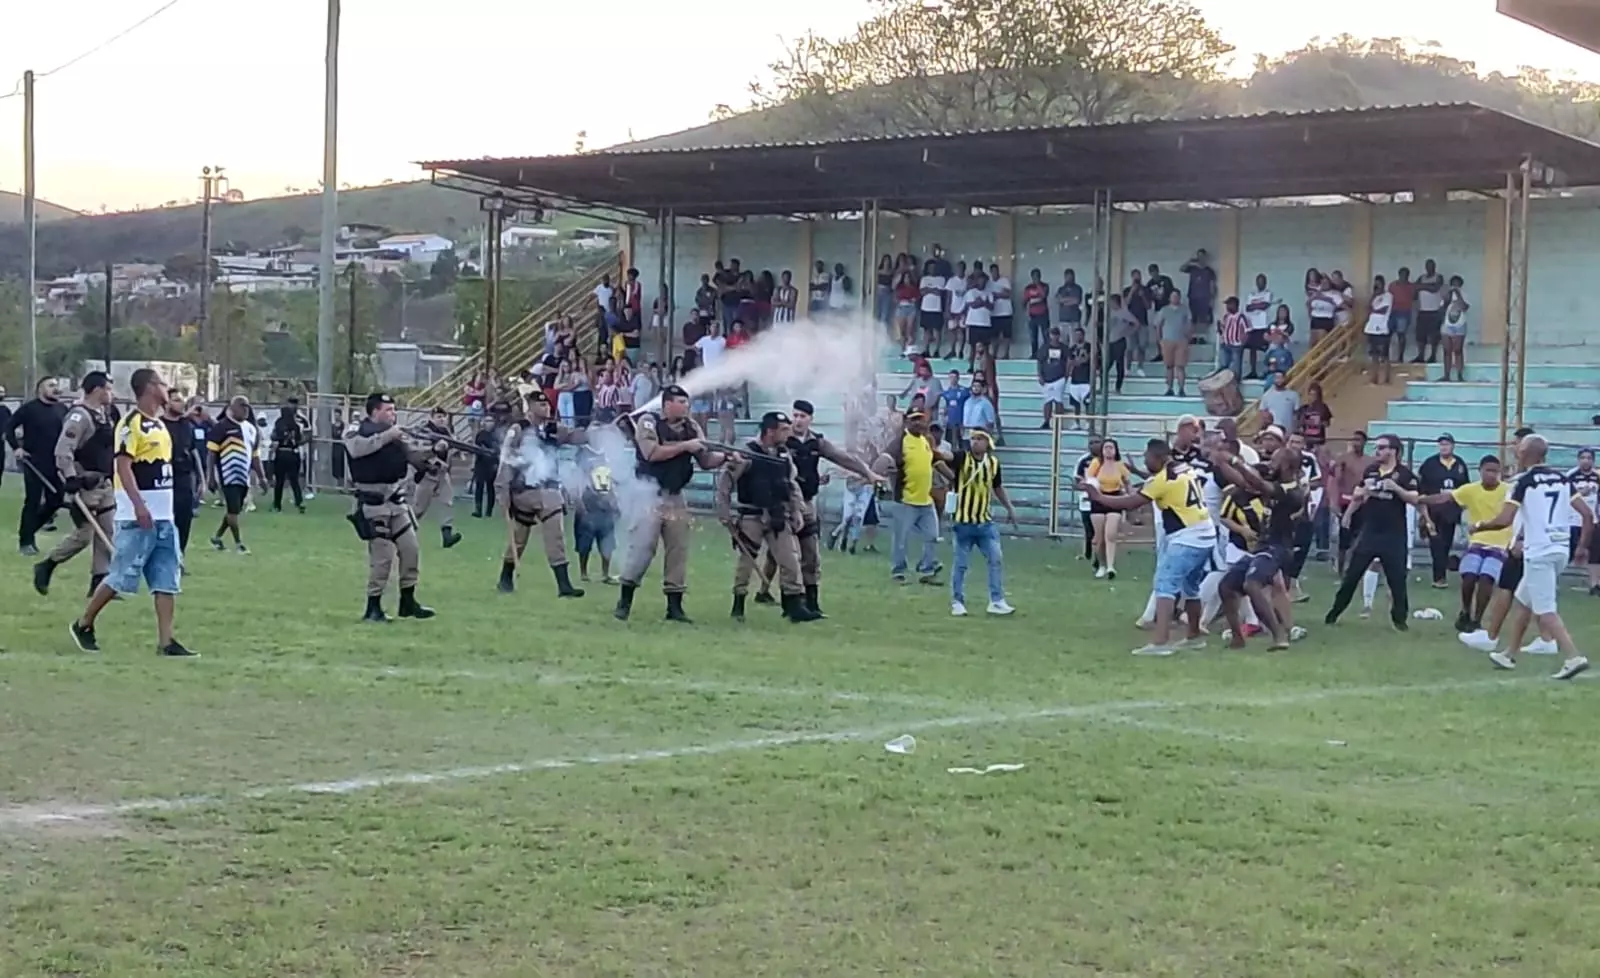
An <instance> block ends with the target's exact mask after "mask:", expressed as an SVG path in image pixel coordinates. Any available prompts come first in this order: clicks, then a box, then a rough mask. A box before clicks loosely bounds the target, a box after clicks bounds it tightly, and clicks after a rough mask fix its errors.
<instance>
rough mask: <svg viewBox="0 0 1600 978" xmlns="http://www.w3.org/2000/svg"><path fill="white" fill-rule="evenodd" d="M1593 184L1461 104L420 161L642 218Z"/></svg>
mask: <svg viewBox="0 0 1600 978" xmlns="http://www.w3.org/2000/svg"><path fill="white" fill-rule="evenodd" d="M1527 156H1532V157H1533V158H1534V159H1536V160H1537V161H1538V162H1540V163H1542V164H1544V165H1546V166H1549V167H1555V168H1556V169H1558V170H1560V171H1562V173H1563V174H1564V176H1565V177H1566V179H1567V181H1568V182H1570V183H1572V184H1574V185H1595V184H1600V146H1597V145H1595V144H1593V143H1589V142H1586V141H1584V140H1581V139H1576V138H1574V137H1571V136H1567V135H1564V134H1562V133H1559V132H1556V131H1555V130H1552V129H1549V128H1546V127H1543V126H1540V125H1537V124H1535V123H1532V122H1529V121H1527V120H1525V119H1521V118H1518V117H1516V116H1512V115H1509V114H1507V113H1504V112H1500V111H1498V110H1495V109H1489V108H1485V107H1483V106H1480V105H1475V104H1471V103H1455V104H1436V105H1408V106H1393V107H1381V108H1354V109H1334V110H1326V111H1314V112H1264V113H1260V114H1257V115H1248V116H1221V117H1212V118H1200V119H1174V120H1161V121H1153V122H1132V123H1120V124H1107V125H1069V126H1052V127H1018V128H1008V129H984V130H978V131H972V132H953V133H952V132H934V133H911V134H906V135H896V136H871V137H860V138H854V139H839V140H828V141H820V140H819V141H800V142H784V143H752V144H744V145H734V146H712V147H698V148H635V149H628V148H618V149H610V150H600V151H596V152H590V153H582V154H578V155H571V156H545V157H526V158H515V159H481V160H450V161H433V162H427V163H423V164H422V166H423V167H424V168H425V169H428V170H430V171H432V172H433V174H434V177H435V179H436V180H452V181H465V182H468V183H470V184H473V185H474V187H475V189H478V190H479V191H480V192H486V191H492V190H496V189H505V190H508V191H516V192H519V193H521V194H532V195H535V196H538V197H542V198H547V199H550V200H552V201H570V202H574V203H577V204H580V205H585V206H590V207H610V208H614V209H617V210H621V211H626V212H632V213H635V214H640V215H646V216H652V217H653V216H654V215H655V214H656V213H657V212H659V211H663V210H669V209H670V210H672V211H673V212H675V213H676V214H678V215H680V216H698V217H718V216H755V215H776V214H808V213H830V212H839V211H850V210H857V209H859V208H861V207H862V206H863V203H864V202H865V201H871V200H876V201H877V202H878V204H879V206H881V207H883V208H886V209H890V210H897V211H921V210H934V209H938V208H942V207H947V206H950V205H952V204H955V205H964V206H980V207H1014V206H1044V205H1060V204H1086V203H1090V202H1091V201H1092V200H1093V199H1094V194H1095V192H1096V191H1097V190H1110V191H1111V193H1112V195H1113V197H1114V198H1115V199H1116V200H1118V201H1122V202H1147V201H1177V200H1217V199H1235V198H1267V197H1301V196H1313V195H1322V194H1339V193H1350V194H1357V193H1396V192H1401V191H1416V190H1494V189H1497V188H1499V187H1503V186H1504V185H1505V181H1506V174H1507V173H1508V172H1511V171H1514V170H1516V169H1517V168H1518V167H1519V166H1520V165H1521V163H1522V160H1523V159H1524V157H1527Z"/></svg>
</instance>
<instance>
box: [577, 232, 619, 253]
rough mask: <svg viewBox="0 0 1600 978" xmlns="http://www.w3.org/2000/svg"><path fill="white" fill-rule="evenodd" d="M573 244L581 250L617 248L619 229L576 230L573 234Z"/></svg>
mask: <svg viewBox="0 0 1600 978" xmlns="http://www.w3.org/2000/svg"><path fill="white" fill-rule="evenodd" d="M572 243H573V244H575V245H577V246H578V247H579V248H592V249H603V248H615V247H616V246H617V229H616V228H575V229H574V230H573V232H572Z"/></svg>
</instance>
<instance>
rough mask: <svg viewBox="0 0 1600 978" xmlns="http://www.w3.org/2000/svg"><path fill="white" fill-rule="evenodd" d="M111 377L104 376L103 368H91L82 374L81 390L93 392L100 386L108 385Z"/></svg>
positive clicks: (86, 392) (88, 392) (87, 392)
mask: <svg viewBox="0 0 1600 978" xmlns="http://www.w3.org/2000/svg"><path fill="white" fill-rule="evenodd" d="M110 386H111V378H110V377H107V376H106V372H105V371H104V370H91V371H89V372H88V373H86V374H84V375H83V392H84V393H85V394H93V393H94V392H95V391H97V390H99V389H100V388H102V387H110Z"/></svg>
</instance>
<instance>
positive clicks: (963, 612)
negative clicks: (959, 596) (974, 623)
mask: <svg viewBox="0 0 1600 978" xmlns="http://www.w3.org/2000/svg"><path fill="white" fill-rule="evenodd" d="M950 616H951V617H952V618H965V617H967V606H966V605H964V604H962V603H961V602H959V601H952V602H950Z"/></svg>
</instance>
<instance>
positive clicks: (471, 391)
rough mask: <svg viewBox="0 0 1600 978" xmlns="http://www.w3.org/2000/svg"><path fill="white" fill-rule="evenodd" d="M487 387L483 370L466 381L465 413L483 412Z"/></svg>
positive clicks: (463, 398) (463, 399) (462, 401)
mask: <svg viewBox="0 0 1600 978" xmlns="http://www.w3.org/2000/svg"><path fill="white" fill-rule="evenodd" d="M547 328H548V327H547ZM487 387H488V385H487V384H486V383H485V382H484V378H483V372H482V371H479V372H478V373H475V374H473V375H472V378H471V379H470V380H468V381H467V386H466V389H465V390H464V391H462V393H461V403H462V405H464V406H465V407H466V410H467V413H468V414H470V415H472V416H473V417H477V416H478V415H481V414H483V398H484V393H485V391H486V390H487Z"/></svg>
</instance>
